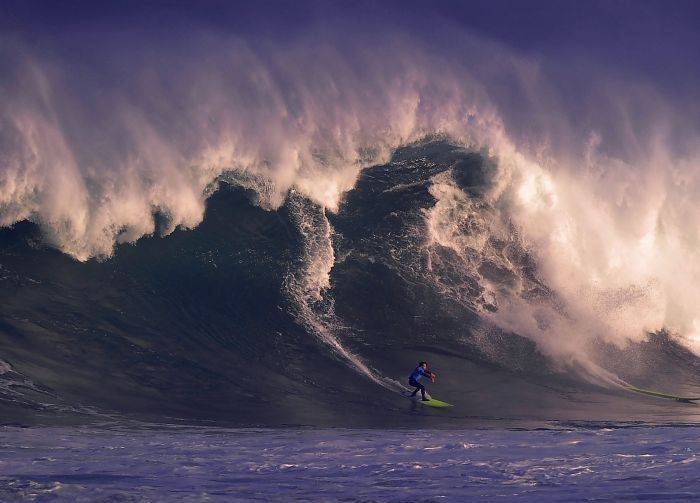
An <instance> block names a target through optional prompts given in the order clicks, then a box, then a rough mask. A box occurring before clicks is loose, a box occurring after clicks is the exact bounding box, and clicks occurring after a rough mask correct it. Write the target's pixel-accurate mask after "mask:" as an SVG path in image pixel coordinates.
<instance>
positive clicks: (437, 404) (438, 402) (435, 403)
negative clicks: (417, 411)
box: [403, 394, 452, 409]
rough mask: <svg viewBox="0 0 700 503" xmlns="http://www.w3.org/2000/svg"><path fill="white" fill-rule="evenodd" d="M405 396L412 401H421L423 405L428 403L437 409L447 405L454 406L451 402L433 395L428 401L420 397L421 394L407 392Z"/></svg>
mask: <svg viewBox="0 0 700 503" xmlns="http://www.w3.org/2000/svg"><path fill="white" fill-rule="evenodd" d="M403 396H405V397H406V398H408V399H409V400H411V401H412V402H416V403H419V404H421V405H427V406H428V407H435V408H436V409H445V408H447V407H452V404H451V403H447V402H443V401H442V400H438V399H436V398H433V397H429V398H430V400H428V401H427V402H424V401H423V400H421V399H420V397H419V396H410V395H409V394H405V395H403Z"/></svg>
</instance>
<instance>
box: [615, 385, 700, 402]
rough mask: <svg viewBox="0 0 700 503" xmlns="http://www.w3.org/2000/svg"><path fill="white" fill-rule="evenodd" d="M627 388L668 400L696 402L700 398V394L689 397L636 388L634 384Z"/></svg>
mask: <svg viewBox="0 0 700 503" xmlns="http://www.w3.org/2000/svg"><path fill="white" fill-rule="evenodd" d="M627 389H628V390H630V391H633V392H635V393H641V394H642V395H649V396H655V397H657V398H665V399H667V400H675V401H676V402H685V403H694V402H695V401H696V400H700V396H698V397H688V396H676V395H668V394H666V393H661V392H659V391H651V390H648V389H641V388H635V387H634V386H628V387H627Z"/></svg>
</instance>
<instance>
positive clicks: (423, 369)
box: [408, 362, 437, 402]
mask: <svg viewBox="0 0 700 503" xmlns="http://www.w3.org/2000/svg"><path fill="white" fill-rule="evenodd" d="M423 377H427V378H428V379H430V381H431V382H435V378H436V377H437V374H436V373H435V372H431V371H430V370H428V362H420V363H419V364H418V366H417V367H416V368H415V370H414V371H413V372H412V373H411V375H410V376H409V377H408V384H409V385H411V386H413V387H414V388H416V389H415V390H414V391H413V393H411V397H414V396H416V393H418V391H419V390H420V393H421V396H422V397H423V398H422V400H423V401H424V402H428V401H429V399H428V398H426V397H425V386H423V385H422V384H421V383H420V382H419V381H420V380H421V379H422V378H423Z"/></svg>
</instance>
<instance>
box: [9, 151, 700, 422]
mask: <svg viewBox="0 0 700 503" xmlns="http://www.w3.org/2000/svg"><path fill="white" fill-rule="evenodd" d="M496 173H497V169H496V165H495V163H494V161H493V160H490V159H489V158H488V157H485V156H484V154H483V153H478V152H474V151H470V150H468V149H464V148H463V147H459V146H456V145H454V144H452V143H449V142H446V141H444V140H438V141H428V142H423V143H419V144H415V145H412V146H408V147H405V148H402V149H399V150H398V151H396V152H395V153H394V155H393V156H392V158H391V160H390V162H389V163H388V164H384V165H378V166H374V167H371V168H368V169H366V170H364V171H363V172H362V174H361V175H360V178H359V179H358V181H357V184H356V185H355V187H354V188H353V189H352V190H351V191H349V192H348V193H347V194H346V197H345V198H344V199H343V201H342V203H341V204H340V205H339V207H338V210H337V212H335V213H330V212H327V211H326V210H324V209H323V208H322V207H321V206H319V205H318V204H317V203H315V202H313V201H312V200H310V199H308V198H306V197H304V196H302V195H300V194H299V193H296V192H291V193H290V194H289V195H288V197H287V198H286V200H285V202H284V203H283V204H282V205H281V206H280V207H279V208H278V209H277V210H275V211H269V210H265V209H262V208H260V207H259V206H258V204H257V202H258V195H257V193H256V192H254V191H252V190H250V189H248V188H245V185H246V181H245V180H243V181H241V180H237V179H236V176H235V175H234V174H232V175H230V176H227V177H224V178H222V179H221V180H220V182H219V187H218V189H217V190H216V191H215V192H214V193H213V194H212V195H211V196H210V198H209V199H208V201H207V209H206V214H205V217H204V219H203V222H202V224H201V225H199V226H198V227H196V228H195V229H192V230H176V231H174V232H173V233H172V234H171V235H169V236H167V237H165V238H161V237H157V236H152V237H147V238H142V239H140V240H138V241H137V242H136V243H135V244H133V245H120V246H118V247H117V248H116V249H115V251H114V254H113V255H112V256H111V257H110V258H109V259H106V260H102V261H97V260H91V261H87V262H79V261H75V260H74V259H72V258H71V257H69V256H68V255H66V254H63V253H61V252H59V251H57V250H55V249H54V248H53V247H52V246H50V245H49V244H48V243H50V242H48V241H46V238H45V237H44V235H43V234H42V233H41V231H40V229H39V228H38V227H37V226H36V225H35V224H32V223H29V222H22V223H19V224H17V225H15V226H13V227H12V228H8V229H3V230H2V231H1V233H0V264H2V268H1V269H0V272H1V274H0V282H1V283H2V285H1V286H2V288H1V289H0V292H1V293H0V296H1V297H2V299H1V302H0V305H1V306H2V325H0V333H2V338H1V339H0V341H1V342H0V352H1V354H2V355H3V360H4V362H5V363H4V364H3V373H2V378H3V383H4V386H3V395H2V406H3V410H4V417H7V418H9V420H15V421H17V422H27V421H31V420H37V419H40V420H43V421H56V420H59V419H60V420H66V418H72V420H75V418H81V417H82V418H94V417H98V418H99V417H106V418H109V417H114V416H113V415H114V414H120V415H127V416H133V417H146V418H151V419H153V418H156V419H157V418H160V419H161V420H163V419H167V418H171V419H172V418H180V419H185V420H190V421H193V420H208V421H214V422H216V423H222V424H265V425H282V424H315V425H373V424H374V425H376V424H382V425H386V424H394V425H400V424H416V423H419V424H423V423H425V424H443V423H445V424H451V425H456V424H465V423H473V422H474V421H481V420H489V419H495V418H502V419H503V418H505V419H512V420H514V421H524V420H535V421H544V420H548V419H577V420H581V419H586V420H591V419H612V420H629V419H631V418H637V419H638V418H640V417H643V418H646V419H650V418H654V417H659V416H657V415H658V414H667V413H668V410H667V408H666V407H665V406H666V404H665V403H664V404H661V405H659V404H657V403H656V402H654V401H653V400H646V399H641V400H640V399H637V398H635V397H630V396H628V395H627V394H626V393H624V392H622V391H620V390H619V389H616V388H607V389H606V388H605V387H603V386H601V383H600V382H598V383H591V382H590V375H589V374H588V373H587V372H586V371H585V370H582V369H581V368H577V367H576V366H575V365H571V366H567V367H562V366H561V364H560V363H558V362H557V360H555V359H552V358H550V357H549V356H548V355H547V354H546V353H544V352H542V351H541V350H539V349H538V346H537V345H536V343H535V342H533V341H532V340H531V339H529V338H527V337H523V336H522V334H520V335H519V334H518V333H517V332H513V331H509V330H504V329H502V328H500V326H499V323H498V318H497V317H498V313H499V311H500V310H502V309H504V308H503V306H502V305H501V304H500V303H501V299H504V298H506V299H510V302H511V303H514V302H515V300H514V299H516V298H517V299H519V300H520V301H521V302H524V303H529V304H537V305H540V306H542V305H545V304H548V305H551V306H559V307H560V308H561V304H562V302H563V301H561V300H557V298H556V297H557V296H556V294H555V293H554V292H552V291H551V289H549V288H548V287H547V285H546V284H545V283H544V282H543V280H542V278H540V277H539V273H538V269H537V266H536V262H535V261H534V259H533V257H532V256H531V255H530V254H529V252H528V251H527V249H526V248H524V247H523V243H522V240H521V239H520V238H519V237H518V234H517V232H512V233H501V234H495V233H493V232H491V231H489V228H490V227H492V226H493V223H492V221H493V219H495V218H496V210H495V209H494V207H493V206H492V205H491V204H490V203H489V202H488V201H487V200H486V199H485V198H484V195H485V194H487V193H489V187H490V186H491V185H493V183H494V175H495V174H496ZM448 222H449V223H450V225H446V224H447V223H448ZM489 222H491V223H489ZM436 229H438V230H436ZM596 355H597V360H596V361H597V365H599V367H600V368H601V369H603V368H605V369H606V372H608V373H615V375H616V376H619V377H618V378H619V379H623V378H624V379H632V380H634V382H635V383H636V384H640V385H644V384H649V383H654V384H655V385H656V386H663V385H666V386H670V387H674V386H676V388H675V390H676V391H683V389H680V388H678V387H677V385H678V383H684V384H685V385H686V386H691V387H692V385H697V384H698V383H697V378H696V377H694V376H695V375H696V372H695V371H696V370H697V369H696V367H697V360H696V359H695V357H694V356H693V355H692V354H691V353H689V352H688V351H687V350H684V349H683V348H682V347H681V346H679V345H677V344H676V343H674V342H672V341H671V340H670V339H669V338H668V337H666V336H664V335H663V334H659V335H657V336H655V337H654V338H652V339H650V340H649V341H647V342H644V343H640V344H635V345H631V346H628V347H626V348H624V349H620V348H617V347H616V346H614V345H606V344H604V343H602V342H600V343H599V347H598V348H597V351H596ZM420 359H428V360H429V361H430V362H431V363H432V364H433V367H434V368H435V369H436V370H437V371H438V372H439V373H440V376H441V379H440V383H439V385H435V386H434V387H433V390H434V392H435V393H436V394H439V396H440V397H442V398H445V399H448V400H450V401H453V402H455V403H456V404H457V407H456V408H455V410H454V412H453V413H451V414H450V415H449V416H439V417H431V416H430V414H429V412H426V411H421V410H415V407H413V406H412V404H411V403H410V402H408V401H406V400H405V399H404V398H402V397H400V396H398V394H397V393H396V391H398V390H399V389H400V387H401V385H402V384H403V381H404V379H405V375H406V373H407V372H408V371H410V370H411V368H412V367H413V366H414V365H415V362H416V361H418V360H420ZM630 362H634V363H635V364H634V365H630V364H629V363H630ZM658 366H664V368H666V369H667V372H666V373H665V374H664V375H663V376H662V377H659V376H658V374H657V373H656V369H657V368H658ZM686 391H687V390H686ZM662 405H663V406H662ZM378 411H382V413H381V414H378ZM674 414H676V415H677V416H678V417H684V415H686V412H684V410H683V409H679V408H678V407H675V412H674ZM664 417H665V419H666V420H667V419H668V416H664ZM674 417H675V416H674Z"/></svg>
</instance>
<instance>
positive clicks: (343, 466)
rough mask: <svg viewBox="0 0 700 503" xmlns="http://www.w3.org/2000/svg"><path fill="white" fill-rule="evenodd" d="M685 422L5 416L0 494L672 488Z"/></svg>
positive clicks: (591, 493) (298, 495)
mask: <svg viewBox="0 0 700 503" xmlns="http://www.w3.org/2000/svg"><path fill="white" fill-rule="evenodd" d="M697 436H698V430H697V428H696V427H693V426H687V425H681V426H656V427H655V426H648V425H647V426H634V425H632V426H630V425H620V424H617V425H611V426H609V427H606V425H600V424H596V425H552V426H551V427H550V428H547V429H538V430H503V429H474V430H454V431H450V430H420V431H412V430H410V429H400V430H378V429H372V430H360V429H358V430H353V429H222V428H209V427H207V428H199V427H198V428H192V427H183V428H178V427H158V428H142V427H140V428H132V427H129V428H126V427H101V428H95V427H84V428H75V427H70V428H63V427H34V428H18V427H4V428H2V430H0V446H1V447H0V500H2V501H91V502H92V501H346V502H355V501H357V502H360V501H363V502H367V501H392V502H393V501H395V502H400V501H407V502H408V501H410V502H420V501H431V502H440V501H494V500H503V501H629V500H632V501H635V500H645V501H679V500H694V499H697V498H698V497H700V478H699V477H698V470H699V468H700V464H698V453H699V452H700V442H698V439H697Z"/></svg>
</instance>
